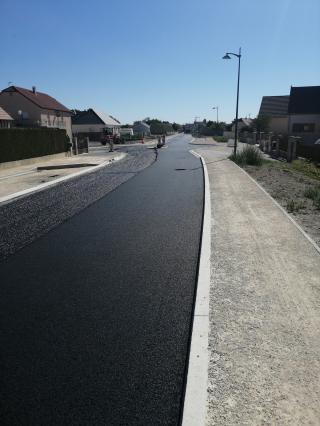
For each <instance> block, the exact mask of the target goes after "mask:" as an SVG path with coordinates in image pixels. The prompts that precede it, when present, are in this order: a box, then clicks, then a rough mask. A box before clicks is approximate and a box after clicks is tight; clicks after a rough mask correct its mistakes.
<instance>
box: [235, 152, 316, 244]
mask: <svg viewBox="0 0 320 426" xmlns="http://www.w3.org/2000/svg"><path fill="white" fill-rule="evenodd" d="M252 148H254V149H252ZM256 151H258V153H259V154H257V153H256ZM229 158H230V159H231V160H233V161H235V163H237V164H238V165H239V166H240V167H242V168H243V169H245V170H246V171H247V172H248V173H249V174H250V175H251V176H252V177H253V178H254V179H255V180H256V181H257V182H259V183H260V184H261V185H262V186H263V187H264V188H265V189H266V191H267V192H268V193H269V194H270V195H271V196H272V197H273V198H274V199H275V200H277V201H278V203H279V204H281V205H282V207H283V208H284V209H286V210H287V212H289V213H290V214H292V215H294V216H295V218H296V220H297V222H298V223H299V224H300V225H301V227H302V228H303V229H304V230H305V231H306V232H307V233H308V234H309V235H310V236H311V237H312V238H313V239H314V240H315V241H316V243H317V244H318V245H319V244H320V167H319V166H317V165H316V164H314V163H312V162H310V161H307V160H302V159H300V160H296V161H293V162H292V163H287V162H284V161H274V160H266V159H264V158H263V155H262V154H261V152H260V151H259V150H258V149H257V148H255V147H253V146H251V145H248V146H247V147H245V148H244V149H243V150H242V151H240V152H238V153H237V156H236V158H234V156H233V155H232V156H231V157H229Z"/></svg>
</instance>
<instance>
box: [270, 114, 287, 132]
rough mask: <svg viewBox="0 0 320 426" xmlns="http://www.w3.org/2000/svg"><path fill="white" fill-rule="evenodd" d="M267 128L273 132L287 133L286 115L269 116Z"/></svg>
mask: <svg viewBox="0 0 320 426" xmlns="http://www.w3.org/2000/svg"><path fill="white" fill-rule="evenodd" d="M269 130H270V132H273V133H281V134H285V135H286V134H288V116H285V117H271V118H270V123H269Z"/></svg>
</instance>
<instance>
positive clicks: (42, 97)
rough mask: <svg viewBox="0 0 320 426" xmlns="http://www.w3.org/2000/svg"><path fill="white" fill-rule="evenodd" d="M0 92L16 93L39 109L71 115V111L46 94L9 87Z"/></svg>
mask: <svg viewBox="0 0 320 426" xmlns="http://www.w3.org/2000/svg"><path fill="white" fill-rule="evenodd" d="M2 92H18V93H20V94H21V95H23V96H24V97H26V98H27V99H28V100H29V101H31V102H33V103H34V104H36V105H37V106H38V107H40V108H43V109H53V110H56V111H63V112H70V114H71V111H70V110H69V109H68V108H67V107H65V106H64V105H62V104H61V103H60V102H58V101H57V100H56V99H54V98H52V97H51V96H49V95H47V94H46V93H41V92H38V91H35V92H33V91H32V90H28V89H24V88H22V87H17V86H10V87H8V88H7V89H4V90H3V91H2Z"/></svg>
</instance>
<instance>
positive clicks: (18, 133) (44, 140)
mask: <svg viewBox="0 0 320 426" xmlns="http://www.w3.org/2000/svg"><path fill="white" fill-rule="evenodd" d="M68 142H69V138H68V136H67V135H66V131H65V130H63V129H47V128H45V129H15V128H14V129H0V163H5V162H7V161H17V160H24V159H26V158H33V157H43V156H44V155H51V154H58V153H60V152H66V151H67V144H68Z"/></svg>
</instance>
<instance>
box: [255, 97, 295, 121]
mask: <svg viewBox="0 0 320 426" xmlns="http://www.w3.org/2000/svg"><path fill="white" fill-rule="evenodd" d="M288 103H289V95H285V96H263V98H262V101H261V105H260V110H259V114H258V115H259V116H268V117H275V116H280V115H287V114H288Z"/></svg>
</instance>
